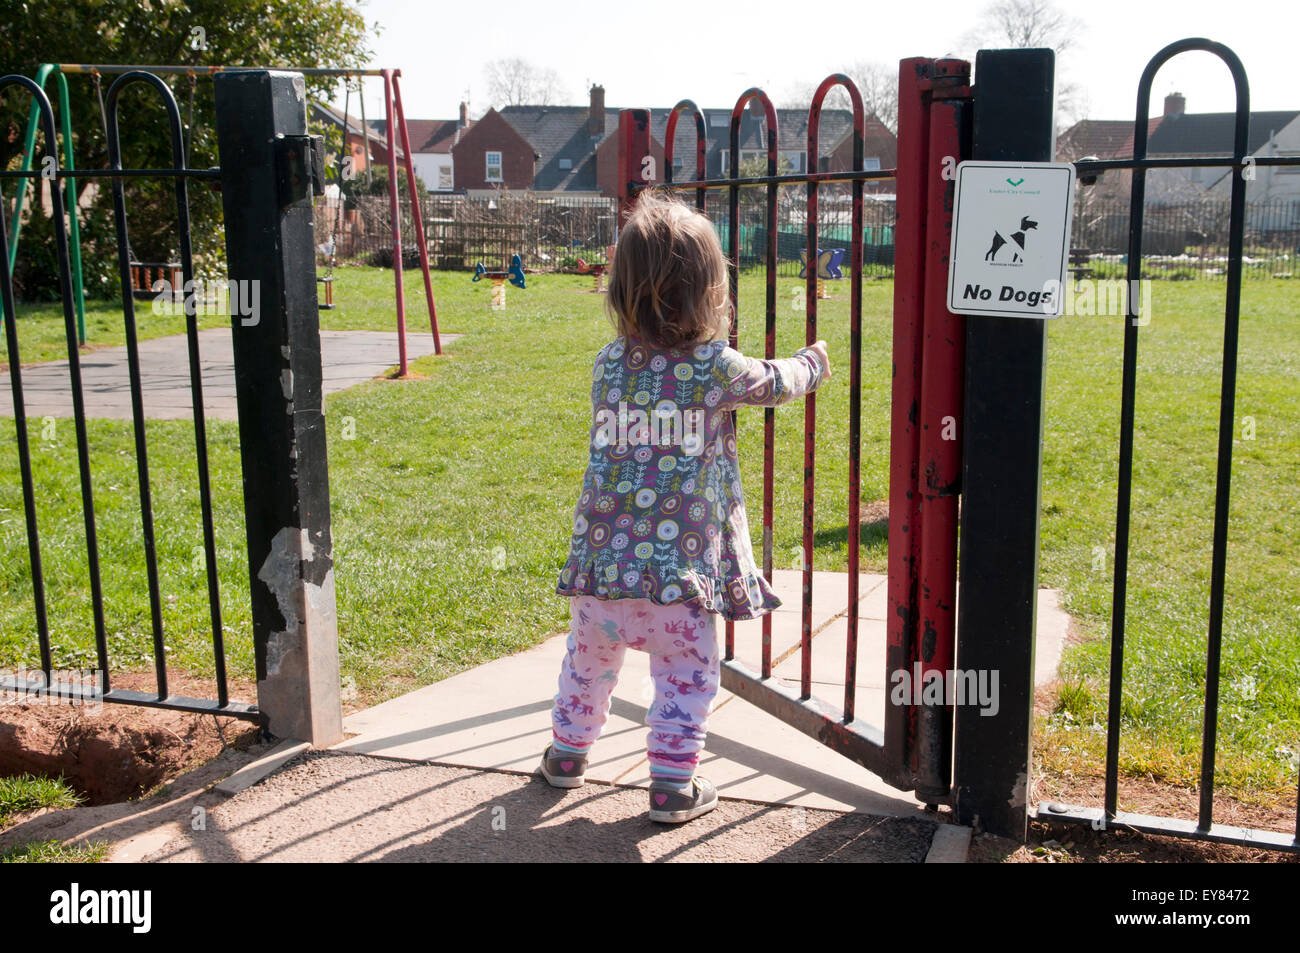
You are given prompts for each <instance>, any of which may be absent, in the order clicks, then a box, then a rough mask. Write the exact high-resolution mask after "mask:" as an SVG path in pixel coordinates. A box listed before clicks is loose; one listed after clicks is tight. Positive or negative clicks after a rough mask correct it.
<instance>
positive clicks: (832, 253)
mask: <svg viewBox="0 0 1300 953" xmlns="http://www.w3.org/2000/svg"><path fill="white" fill-rule="evenodd" d="M843 261H844V249H843V248H825V249H823V248H819V249H817V297H818V298H829V297H830V293H829V292H827V290H826V282H827V281H840V280H841V279H843V277H844V273H843V272H841V271H840V264H841V263H842V262H843ZM799 277H800V278H803V279H805V280H806V279H807V278H808V251H807V249H801V250H800V251H799Z"/></svg>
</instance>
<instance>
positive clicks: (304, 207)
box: [0, 69, 342, 746]
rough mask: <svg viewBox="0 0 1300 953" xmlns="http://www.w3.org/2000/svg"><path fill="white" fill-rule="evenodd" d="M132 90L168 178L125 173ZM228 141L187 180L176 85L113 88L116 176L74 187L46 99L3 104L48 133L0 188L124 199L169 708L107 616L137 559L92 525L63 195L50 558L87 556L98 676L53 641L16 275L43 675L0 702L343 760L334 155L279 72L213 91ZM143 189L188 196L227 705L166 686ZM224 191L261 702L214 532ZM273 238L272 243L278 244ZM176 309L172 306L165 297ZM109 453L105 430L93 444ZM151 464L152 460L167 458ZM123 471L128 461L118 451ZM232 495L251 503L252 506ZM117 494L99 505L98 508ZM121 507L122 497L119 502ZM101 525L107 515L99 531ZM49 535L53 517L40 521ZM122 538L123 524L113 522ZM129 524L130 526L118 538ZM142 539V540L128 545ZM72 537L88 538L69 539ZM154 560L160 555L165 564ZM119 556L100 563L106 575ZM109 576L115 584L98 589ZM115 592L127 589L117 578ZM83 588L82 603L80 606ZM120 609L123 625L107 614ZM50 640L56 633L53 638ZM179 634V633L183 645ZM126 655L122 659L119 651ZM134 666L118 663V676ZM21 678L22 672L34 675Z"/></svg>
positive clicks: (141, 464) (142, 461) (58, 212)
mask: <svg viewBox="0 0 1300 953" xmlns="http://www.w3.org/2000/svg"><path fill="white" fill-rule="evenodd" d="M133 85H142V86H144V87H146V88H148V89H150V90H151V91H152V92H153V93H156V95H157V96H158V97H159V98H160V99H161V102H162V106H163V107H164V111H165V115H166V120H167V124H168V128H169V132H170V149H171V155H170V163H171V164H170V166H169V167H167V168H150V169H134V168H124V167H123V163H122V156H121V147H120V139H119V110H118V106H119V99H120V96H121V94H122V91H123V90H125V89H126V88H128V87H130V86H133ZM215 87H216V114H217V134H218V142H219V147H220V149H219V151H220V158H221V167H220V168H211V169H203V170H196V169H190V168H187V165H186V161H185V154H184V145H183V137H182V124H181V118H180V111H179V109H178V108H177V104H176V99H175V96H174V95H173V94H172V91H171V90H170V89H169V88H168V86H167V85H166V83H165V82H163V81H162V80H161V79H159V77H158V76H156V75H154V74H153V73H150V72H146V71H142V70H130V71H126V72H123V73H122V75H120V76H119V77H118V78H117V79H116V80H115V81H114V82H113V84H112V86H110V87H109V90H108V94H107V97H106V108H105V122H106V136H107V141H108V155H109V165H108V168H107V169H100V170H83V171H73V170H70V169H65V168H62V167H61V166H60V165H59V163H58V157H57V156H56V155H55V154H54V143H55V142H56V138H55V124H54V114H53V110H52V108H51V105H50V101H49V98H48V97H47V96H46V94H45V93H44V91H43V90H42V89H41V88H40V86H39V85H38V84H37V83H35V82H33V81H32V80H30V79H28V78H26V77H23V76H18V75H8V76H4V77H0V94H3V93H4V92H5V91H7V90H15V89H16V90H18V91H20V92H25V93H26V94H28V95H30V96H31V98H32V99H33V101H34V102H35V104H36V106H37V112H38V115H39V119H40V128H41V131H42V132H43V134H44V143H45V146H44V148H45V149H46V150H48V153H49V154H48V155H47V156H46V157H44V161H41V162H39V163H33V165H34V166H36V167H37V171H31V172H24V171H0V182H5V183H7V182H11V181H15V180H16V181H18V182H20V183H21V182H24V181H25V179H27V178H30V177H32V176H37V175H40V176H45V177H47V178H49V179H51V180H52V181H53V182H59V181H63V180H66V179H68V178H70V177H73V176H76V177H82V178H90V179H93V180H96V181H97V182H100V183H102V184H103V185H104V186H111V189H112V194H113V209H114V220H115V225H116V251H117V258H118V265H119V270H118V271H119V279H120V282H121V288H120V290H121V299H122V320H123V327H124V337H125V350H126V360H127V365H128V376H129V390H130V397H131V419H132V424H133V426H132V436H133V442H134V448H133V449H134V454H133V455H134V462H135V470H136V477H137V480H136V482H137V485H138V493H139V506H140V525H139V530H138V533H139V536H138V543H139V545H140V548H141V551H142V555H143V570H144V571H143V575H144V577H145V579H144V580H143V582H144V588H145V589H146V590H147V594H148V606H149V609H148V617H149V629H150V635H151V637H152V638H151V641H152V662H153V670H154V676H155V680H156V691H153V692H142V691H128V690H124V689H121V688H116V687H114V685H113V677H114V676H113V673H114V668H113V662H114V658H111V657H110V651H109V639H108V637H107V636H108V633H107V631H106V630H107V625H106V616H107V617H111V615H112V612H116V611H119V610H120V608H121V607H120V606H117V605H109V606H107V607H106V601H109V600H111V599H113V595H114V594H113V591H109V592H108V593H106V591H105V585H104V579H105V578H108V577H109V574H110V573H112V572H114V571H117V570H122V569H123V568H124V567H125V571H127V572H130V573H135V572H136V568H135V562H134V558H133V557H131V556H124V555H123V554H124V553H125V552H128V551H129V550H130V549H131V548H132V547H133V546H134V545H135V544H136V542H137V537H136V536H135V535H134V532H132V533H131V534H130V535H129V536H128V537H127V538H121V537H120V536H114V537H113V538H111V539H107V538H106V540H105V545H104V546H103V547H101V540H100V530H99V527H98V526H97V512H96V486H95V484H94V480H93V474H94V473H95V472H97V471H98V472H100V473H102V469H103V468H102V464H103V459H102V453H103V450H102V449H99V450H98V451H97V452H96V453H95V454H94V455H92V449H93V448H94V443H93V442H92V439H91V430H92V428H91V427H88V419H87V418H88V417H89V416H93V415H94V413H95V411H96V408H95V407H94V406H91V405H88V401H87V395H86V393H85V388H84V387H83V380H82V363H81V353H80V350H79V347H78V343H79V342H78V333H77V331H78V329H77V322H76V314H75V308H74V302H73V298H74V295H73V279H72V274H71V269H70V259H71V255H70V248H69V245H70V243H69V236H68V227H67V222H68V217H67V209H66V207H65V205H64V200H63V191H62V190H61V189H59V188H50V189H49V190H48V192H49V197H50V200H51V203H52V205H53V216H52V219H53V222H54V230H53V231H54V238H55V246H56V258H57V266H58V275H59V286H60V291H61V297H62V306H63V316H64V332H65V334H64V336H65V339H66V346H67V355H68V373H69V385H70V391H71V402H72V410H73V413H72V417H73V427H74V430H75V434H76V441H75V442H76V452H77V465H78V476H79V484H80V491H81V494H80V495H81V501H80V502H81V510H82V518H83V520H84V527H83V533H84V536H83V538H82V539H80V540H79V539H76V538H73V539H67V538H64V536H63V535H60V537H59V538H58V539H56V540H55V542H54V546H55V547H56V548H58V549H61V550H63V551H65V552H66V551H70V552H73V553H76V554H77V555H80V554H81V553H83V552H84V555H85V566H86V576H85V581H84V582H82V581H80V580H78V581H68V580H63V579H60V580H59V581H58V583H56V584H59V585H65V586H67V587H69V588H70V589H74V590H77V591H85V590H88V592H89V610H90V615H91V616H92V617H93V618H92V620H91V625H90V629H91V630H92V631H93V637H94V645H95V648H94V659H95V663H96V669H95V671H94V673H93V675H92V676H91V677H89V678H82V677H80V675H78V677H77V678H76V679H75V680H74V679H69V678H67V677H66V676H64V673H63V672H62V671H61V670H60V669H56V668H55V665H56V663H57V662H59V661H60V660H62V659H63V658H66V657H69V656H70V655H71V656H75V655H76V654H78V653H79V652H80V651H82V650H81V648H80V647H78V646H71V645H69V644H67V640H65V639H59V638H58V635H59V630H58V627H57V626H51V624H50V618H49V615H50V613H49V603H50V601H51V600H49V599H48V598H47V595H48V584H49V580H48V579H47V578H46V575H47V574H46V571H45V567H43V565H42V560H41V545H42V536H41V531H40V526H39V525H38V517H40V516H41V514H42V513H48V509H45V507H46V506H47V501H41V500H39V499H38V495H37V489H36V484H35V481H34V479H33V467H34V466H40V465H41V463H42V461H41V460H40V459H39V457H38V458H37V459H36V460H35V461H34V460H33V453H32V447H31V445H30V443H31V438H30V436H29V432H28V431H29V417H28V413H27V409H26V405H25V402H24V390H23V367H22V354H21V351H20V329H19V322H18V321H17V311H16V307H15V297H14V282H13V275H12V273H11V270H10V268H9V267H8V265H7V262H5V263H4V264H3V265H0V301H2V304H3V318H4V334H5V342H6V346H7V356H8V363H9V384H10V387H11V389H12V393H13V407H14V425H15V432H16V439H17V457H18V469H19V473H20V482H21V484H22V505H23V513H24V523H25V529H26V537H27V539H26V541H27V550H28V565H29V567H30V572H31V576H30V586H31V595H32V599H33V629H34V630H35V632H34V634H35V652H34V653H31V654H33V655H35V656H36V657H37V663H36V664H37V665H39V669H37V670H33V669H31V667H30V666H28V669H29V670H28V671H27V672H24V673H22V674H7V675H4V676H0V691H3V692H4V693H6V694H7V695H8V694H16V695H19V696H54V697H57V698H59V699H67V700H81V701H86V702H92V701H94V702H97V701H101V700H102V701H107V702H119V703H126V704H132V705H141V706H146V707H156V708H170V709H177V710H181V711H191V712H198V713H204V714H215V715H226V716H233V717H236V718H243V719H247V720H253V721H258V722H260V723H261V725H262V727H263V729H264V730H266V731H267V732H269V733H271V734H274V735H279V736H281V737H287V738H300V739H304V740H307V741H310V742H311V743H313V744H317V745H322V746H323V745H329V744H333V743H334V742H336V741H338V740H339V739H340V738H341V737H342V710H341V707H340V700H339V679H338V648H337V630H336V624H335V615H336V612H335V607H334V583H333V558H332V543H331V537H330V521H329V498H328V497H329V484H328V478H327V466H326V452H325V432H324V417H323V407H322V403H321V392H322V375H321V346H320V338H319V329H318V321H319V319H318V313H317V300H316V274H315V268H314V261H313V252H312V247H313V244H314V243H315V241H316V240H317V239H318V233H317V231H316V228H315V222H314V219H313V212H314V210H313V207H312V196H313V194H315V195H319V194H320V192H321V191H322V190H323V187H324V169H323V158H324V147H323V143H322V142H320V140H319V137H313V136H309V135H307V132H306V129H307V119H306V110H305V108H304V103H305V101H306V98H305V92H304V88H303V77H302V76H301V75H300V74H291V73H285V72H280V71H266V70H251V69H250V70H240V71H230V72H225V73H221V74H219V75H218V76H217V78H216V82H215ZM142 180H162V181H164V182H167V181H170V182H171V183H172V184H173V186H174V190H175V208H176V219H175V235H176V240H177V244H178V248H179V252H180V254H179V258H180V262H179V271H180V273H181V278H182V282H183V288H182V289H181V290H182V295H181V297H182V300H183V303H184V312H185V315H186V321H185V345H186V350H187V356H188V361H187V363H188V369H189V391H190V403H191V406H192V412H193V422H194V435H195V452H196V457H195V464H196V482H197V484H198V494H199V502H200V508H201V525H202V529H201V533H202V545H201V546H198V547H196V549H197V550H198V551H199V552H201V553H202V568H203V572H204V583H203V585H202V587H201V588H202V590H203V592H202V598H204V599H205V600H206V606H207V610H208V613H207V614H208V616H209V619H208V621H209V622H210V625H211V645H212V658H213V671H214V678H215V683H216V690H215V695H216V698H215V699H210V698H191V697H185V696H180V695H177V694H175V693H174V692H173V691H172V688H171V684H170V683H169V678H168V666H167V653H168V652H169V651H170V649H171V647H170V646H169V645H168V644H167V641H168V637H169V632H168V631H165V629H164V611H163V596H162V590H161V587H160V584H159V576H160V574H159V566H160V562H162V563H163V564H164V565H165V563H166V559H165V556H162V557H160V549H161V550H164V551H165V550H166V541H167V537H166V535H164V533H165V531H166V528H165V527H164V528H162V531H161V532H160V528H159V527H157V526H155V512H154V506H153V495H152V489H151V480H150V441H149V433H148V431H149V426H148V421H147V418H146V411H145V405H144V393H145V391H146V389H148V388H150V387H151V386H153V385H154V384H155V383H156V382H155V381H146V380H144V376H145V375H144V374H143V373H142V368H141V357H140V347H139V340H138V339H139V329H138V327H137V320H136V315H137V310H136V309H137V303H136V296H135V295H134V294H133V290H134V288H135V285H136V281H135V278H134V275H133V266H134V265H135V263H133V262H132V260H131V255H130V251H129V248H130V239H129V230H128V224H127V204H126V193H127V189H128V187H132V188H133V187H134V185H135V184H136V183H139V182H141V181H142ZM195 180H197V181H201V182H207V183H213V184H215V183H218V182H219V183H220V188H221V192H222V203H223V207H224V211H225V239H226V258H227V261H228V262H229V268H230V280H229V287H230V288H231V292H232V297H233V295H234V293H235V292H234V289H235V288H238V289H239V294H240V299H239V301H238V306H237V307H236V306H235V305H236V302H235V301H233V300H232V302H231V304H232V309H231V325H230V333H231V336H232V345H233V353H234V372H235V381H236V386H235V391H236V393H235V396H236V402H237V405H238V417H239V449H240V455H241V461H242V466H243V483H244V488H245V491H244V493H243V495H242V497H243V499H242V502H243V510H244V526H245V534H244V537H243V538H237V539H236V540H235V541H234V544H235V545H236V546H237V547H238V548H240V549H246V552H247V556H248V569H249V581H250V602H251V608H252V623H253V624H252V643H253V649H254V653H255V662H256V669H257V685H258V688H257V703H256V704H252V703H249V702H241V701H234V700H231V699H230V697H229V691H228V679H227V673H226V646H225V631H226V626H224V625H223V623H222V606H221V593H220V585H219V580H218V576H217V565H218V564H217V545H216V533H215V530H214V521H213V487H212V484H211V480H210V477H209V460H208V438H207V424H206V421H205V410H204V401H203V377H202V370H201V364H200V353H199V347H200V340H199V331H198V320H197V319H198V312H199V308H198V306H197V301H196V297H197V293H198V288H197V286H196V284H195V282H194V261H193V254H192V243H191V234H190V202H189V192H188V189H189V184H190V182H191V181H195ZM7 231H8V229H7V227H6V223H5V220H4V217H3V216H0V247H7V245H8V242H7V234H6V233H7ZM268 236H274V240H269V239H268ZM164 293H168V292H164ZM95 435H96V436H98V435H99V431H98V430H96V431H95ZM155 446H156V443H155ZM124 452H126V451H124ZM229 490H233V491H234V492H238V488H237V486H236V487H230V488H228V491H229ZM105 492H106V490H105V489H104V488H103V487H102V485H101V487H100V488H99V493H100V494H101V500H102V494H103V493H105ZM108 492H120V490H119V488H118V487H116V486H113V487H110V488H109V490H108ZM102 512H103V511H102V510H101V515H102ZM42 518H45V517H42ZM104 524H105V525H106V526H107V525H110V518H108V517H106V518H104ZM113 525H116V524H113ZM132 529H133V530H134V528H132ZM73 532H74V533H75V532H76V531H75V530H74V531H73ZM160 542H161V543H162V545H160ZM104 554H110V555H108V557H107V558H108V559H109V560H114V562H104V561H103V560H102V557H103V556H104ZM102 570H106V571H102ZM118 576H119V578H120V573H118ZM83 587H84V589H83ZM106 608H107V609H109V610H112V612H109V611H106ZM52 630H53V631H52ZM170 634H171V635H173V636H174V635H175V629H172V630H171V633H170ZM115 651H116V646H115ZM116 660H117V661H118V662H119V664H120V663H121V662H122V659H121V657H120V654H119V655H118V657H117V659H116ZM23 661H26V659H23Z"/></svg>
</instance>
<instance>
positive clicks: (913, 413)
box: [885, 58, 933, 774]
mask: <svg viewBox="0 0 1300 953" xmlns="http://www.w3.org/2000/svg"><path fill="white" fill-rule="evenodd" d="M932 70H933V64H932V63H931V61H930V60H927V59H920V58H914V59H907V60H903V61H902V62H901V63H900V64H899V79H898V175H897V178H896V182H895V193H896V196H897V198H896V200H895V210H896V212H895V214H896V217H897V221H896V224H895V227H894V262H895V268H894V346H893V365H894V366H893V372H894V379H893V383H892V392H891V412H890V417H891V421H890V446H889V582H888V585H887V597H888V603H887V606H888V608H887V612H886V623H885V625H886V643H885V684H886V686H889V685H891V684H892V678H893V676H894V673H896V672H900V671H902V672H907V671H909V670H910V666H911V663H912V651H913V632H914V627H915V624H916V617H917V606H916V599H917V593H916V582H917V580H916V558H917V553H916V548H917V546H916V542H917V540H916V537H917V533H916V529H917V508H918V498H917V471H918V466H917V459H918V445H917V429H916V418H917V413H918V406H917V405H918V403H919V401H920V386H921V350H920V344H921V327H922V320H923V318H922V302H923V298H924V281H923V277H924V274H923V271H922V269H921V267H920V263H921V261H922V258H923V253H924V249H925V233H924V208H925V185H926V183H925V158H926V154H927V148H928V141H927V136H928V132H929V129H928V127H929V116H928V112H927V110H926V108H925V104H924V92H923V90H922V84H925V83H928V82H929V80H930V78H931V75H932ZM909 262H910V263H912V266H911V267H908V265H907V263H909ZM912 737H913V724H912V718H911V709H910V707H909V706H899V705H893V704H886V706H885V745H886V748H887V749H889V751H890V753H891V758H893V759H896V760H895V761H894V762H893V763H894V764H895V765H896V768H897V770H898V772H899V773H900V774H906V773H910V772H908V771H907V769H906V765H907V762H908V751H909V748H910V747H911V744H910V739H911V738H912Z"/></svg>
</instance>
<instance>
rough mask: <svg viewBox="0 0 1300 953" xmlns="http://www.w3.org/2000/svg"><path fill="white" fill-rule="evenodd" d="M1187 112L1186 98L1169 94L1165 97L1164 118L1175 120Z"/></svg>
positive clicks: (1179, 94) (1178, 94)
mask: <svg viewBox="0 0 1300 953" xmlns="http://www.w3.org/2000/svg"><path fill="white" fill-rule="evenodd" d="M1186 111H1187V97H1186V96H1184V95H1183V94H1182V93H1170V94H1169V95H1168V96H1166V97H1165V118H1166V119H1177V118H1178V117H1179V116H1181V115H1182V114H1183V113H1185V112H1186Z"/></svg>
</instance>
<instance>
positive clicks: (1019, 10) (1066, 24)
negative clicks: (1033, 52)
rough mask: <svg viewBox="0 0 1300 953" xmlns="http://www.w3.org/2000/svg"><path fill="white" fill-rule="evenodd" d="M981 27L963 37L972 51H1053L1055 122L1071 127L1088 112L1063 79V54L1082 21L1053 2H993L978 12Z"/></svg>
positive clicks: (1078, 92) (1077, 90) (1080, 92)
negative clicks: (996, 47)
mask: <svg viewBox="0 0 1300 953" xmlns="http://www.w3.org/2000/svg"><path fill="white" fill-rule="evenodd" d="M980 22H981V24H982V26H980V27H977V28H975V29H973V30H971V31H969V32H968V33H967V34H966V36H965V37H964V38H963V42H964V44H965V45H966V46H967V47H969V48H971V49H972V50H974V49H978V48H980V47H982V46H986V47H993V46H1009V47H1013V48H1017V49H1027V48H1047V49H1051V50H1054V51H1055V52H1056V111H1057V113H1058V121H1059V122H1061V123H1063V124H1072V123H1074V122H1075V121H1077V120H1079V119H1082V118H1083V117H1084V116H1086V115H1087V112H1088V99H1087V94H1086V92H1085V91H1084V89H1083V88H1082V87H1080V86H1079V85H1078V84H1077V83H1074V82H1071V81H1070V80H1068V79H1067V78H1066V76H1065V70H1064V68H1063V61H1064V59H1065V56H1064V54H1066V53H1067V52H1068V51H1070V50H1072V49H1073V48H1074V46H1075V44H1076V42H1077V40H1078V38H1079V34H1080V33H1081V32H1082V30H1083V29H1084V22H1083V21H1082V20H1080V19H1079V18H1078V17H1074V16H1070V15H1069V14H1068V13H1066V12H1065V11H1064V10H1062V9H1061V8H1060V7H1059V6H1058V5H1057V4H1056V3H1055V2H1054V0H995V2H994V3H991V4H989V5H988V6H987V7H985V8H984V9H983V10H982V11H981V12H980Z"/></svg>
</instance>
